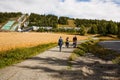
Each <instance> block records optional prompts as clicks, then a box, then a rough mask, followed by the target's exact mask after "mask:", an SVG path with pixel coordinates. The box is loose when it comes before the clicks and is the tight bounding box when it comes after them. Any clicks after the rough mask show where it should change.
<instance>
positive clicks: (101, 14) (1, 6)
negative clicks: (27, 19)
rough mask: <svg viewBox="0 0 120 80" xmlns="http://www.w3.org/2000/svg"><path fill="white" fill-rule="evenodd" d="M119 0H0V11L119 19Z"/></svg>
mask: <svg viewBox="0 0 120 80" xmlns="http://www.w3.org/2000/svg"><path fill="white" fill-rule="evenodd" d="M116 3H120V1H119V0H91V1H89V2H84V1H82V2H80V1H79V2H78V1H77V0H0V11H1V12H6V11H7V12H11V11H15V12H16V11H21V12H24V13H26V12H27V13H31V12H34V13H38V14H49V13H50V14H55V15H58V16H69V17H74V18H86V19H107V20H114V21H120V15H119V13H120V5H119V4H116Z"/></svg>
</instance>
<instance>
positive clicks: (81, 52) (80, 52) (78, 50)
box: [73, 49, 85, 56]
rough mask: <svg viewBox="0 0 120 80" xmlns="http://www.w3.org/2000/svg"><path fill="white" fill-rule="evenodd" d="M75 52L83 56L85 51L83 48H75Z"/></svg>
mask: <svg viewBox="0 0 120 80" xmlns="http://www.w3.org/2000/svg"><path fill="white" fill-rule="evenodd" d="M73 52H74V53H75V54H77V55H79V56H83V55H84V54H85V51H83V50H81V49H75V50H74V51H73Z"/></svg>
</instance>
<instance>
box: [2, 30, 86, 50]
mask: <svg viewBox="0 0 120 80" xmlns="http://www.w3.org/2000/svg"><path fill="white" fill-rule="evenodd" d="M60 36H62V37H63V40H64V41H65V39H66V37H69V38H70V40H72V38H73V36H74V35H66V34H56V33H35V32H30V33H29V32H25V33H18V32H1V33H0V51H5V50H10V49H15V48H21V47H31V46H36V45H39V44H45V43H51V42H52V43H54V42H57V41H58V38H59V37H60ZM77 37H78V40H84V39H87V38H88V37H87V36H77Z"/></svg>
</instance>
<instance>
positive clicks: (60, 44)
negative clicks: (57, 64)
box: [58, 36, 63, 52]
mask: <svg viewBox="0 0 120 80" xmlns="http://www.w3.org/2000/svg"><path fill="white" fill-rule="evenodd" d="M62 45H63V39H62V37H61V36H60V38H59V40H58V46H59V51H60V52H61V49H62Z"/></svg>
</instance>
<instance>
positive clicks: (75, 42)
mask: <svg viewBox="0 0 120 80" xmlns="http://www.w3.org/2000/svg"><path fill="white" fill-rule="evenodd" d="M76 46H77V37H76V36H74V37H73V47H74V48H76Z"/></svg>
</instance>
